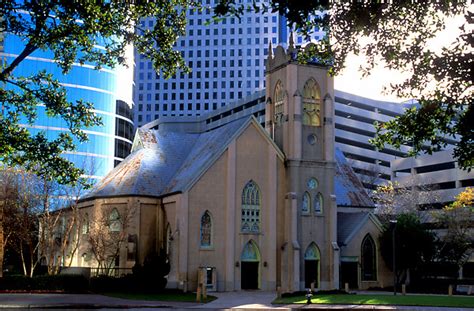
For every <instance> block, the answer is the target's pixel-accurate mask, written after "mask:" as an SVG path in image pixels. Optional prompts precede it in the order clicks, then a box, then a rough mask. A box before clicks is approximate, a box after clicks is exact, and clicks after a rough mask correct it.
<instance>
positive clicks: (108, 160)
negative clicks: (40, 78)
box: [0, 34, 134, 179]
mask: <svg viewBox="0 0 474 311" xmlns="http://www.w3.org/2000/svg"><path fill="white" fill-rule="evenodd" d="M0 41H2V40H0ZM2 43H3V44H2V45H3V46H0V57H1V58H2V60H3V61H4V62H6V63H11V62H12V61H13V59H15V58H16V57H17V56H18V55H19V53H21V51H22V50H23V48H24V43H23V42H22V41H21V39H20V38H19V37H17V36H13V35H8V34H3V42H2ZM97 48H101V47H100V46H99V47H97ZM130 52H131V53H130V55H129V57H128V58H129V59H130V60H132V61H133V53H132V51H131V50H130ZM94 67H95V65H94V64H87V63H86V64H84V65H80V64H78V63H75V64H74V65H73V67H72V69H71V71H70V72H69V73H68V74H67V75H64V74H63V73H62V72H61V68H59V67H58V66H57V65H56V63H55V61H54V54H53V53H52V52H51V51H41V50H37V51H35V52H34V53H33V54H31V55H30V56H28V57H27V58H26V59H25V60H23V61H22V62H21V64H20V65H19V66H18V67H17V68H15V70H14V72H13V74H14V75H15V76H29V75H31V74H34V73H37V72H38V71H41V70H46V71H47V72H48V73H51V74H53V76H54V78H56V79H57V80H58V81H59V82H60V83H61V85H62V86H63V87H65V88H66V90H67V97H68V100H69V101H71V102H75V101H76V100H80V99H82V100H84V101H88V102H91V103H93V104H94V109H95V110H94V111H95V113H96V114H97V115H98V116H100V117H101V119H102V122H103V125H102V126H95V127H91V128H87V129H84V131H85V132H86V133H87V134H88V136H89V141H88V142H86V143H77V144H76V145H77V150H76V151H75V152H72V153H65V154H64V157H66V158H67V159H69V160H71V161H73V162H74V163H75V164H76V166H77V167H79V168H83V169H85V170H86V173H87V174H88V175H89V177H92V178H97V179H98V178H101V177H103V176H105V174H107V173H108V172H109V171H110V170H111V169H112V168H113V167H114V164H116V163H117V162H120V161H121V160H123V158H124V157H125V156H127V155H128V153H129V151H130V148H131V144H132V139H133V137H132V136H133V134H134V133H133V114H132V109H131V108H132V85H133V79H132V77H133V75H132V72H131V71H132V70H133V66H129V68H115V69H112V68H103V69H101V70H95V69H94ZM4 87H8V86H4ZM37 111H38V118H37V120H36V122H35V123H34V124H33V125H32V126H30V125H25V126H28V127H30V128H29V130H30V132H31V133H32V134H35V133H37V132H38V131H44V132H45V133H46V135H47V137H48V138H49V139H54V138H56V137H57V136H58V135H59V134H60V133H61V132H64V131H68V128H67V126H66V124H65V122H64V121H63V120H61V119H59V118H51V117H48V116H47V115H46V113H45V107H43V106H41V105H40V106H39V107H37ZM25 124H26V122H25Z"/></svg>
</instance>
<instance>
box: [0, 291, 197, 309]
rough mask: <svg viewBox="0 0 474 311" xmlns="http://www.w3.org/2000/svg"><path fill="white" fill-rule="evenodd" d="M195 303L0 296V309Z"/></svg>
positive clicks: (90, 296) (80, 296)
mask: <svg viewBox="0 0 474 311" xmlns="http://www.w3.org/2000/svg"><path fill="white" fill-rule="evenodd" d="M194 305H198V304H197V303H186V302H168V301H143V300H128V299H121V298H114V297H107V296H102V295H93V294H3V293H2V294H0V309H102V308H120V309H130V308H189V307H192V306H194Z"/></svg>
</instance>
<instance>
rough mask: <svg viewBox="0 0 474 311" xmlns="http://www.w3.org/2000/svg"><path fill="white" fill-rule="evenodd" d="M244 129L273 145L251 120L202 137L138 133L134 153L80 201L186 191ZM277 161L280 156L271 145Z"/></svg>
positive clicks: (192, 134)
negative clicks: (252, 131)
mask: <svg viewBox="0 0 474 311" xmlns="http://www.w3.org/2000/svg"><path fill="white" fill-rule="evenodd" d="M248 126H255V128H256V129H257V130H258V131H259V132H260V133H261V134H262V135H263V136H264V138H265V139H266V140H267V141H268V142H269V143H271V144H273V145H274V143H273V141H271V139H270V138H269V137H268V135H266V133H265V132H264V131H263V130H262V129H261V126H260V125H259V124H258V123H257V121H256V120H255V118H254V117H248V118H242V119H239V120H236V121H233V122H229V123H227V124H225V125H223V126H221V127H219V128H216V129H213V130H210V131H208V132H203V133H186V132H179V131H166V130H152V129H148V130H145V129H139V130H138V131H137V137H136V138H135V140H134V143H135V145H134V148H135V151H133V152H132V154H130V155H129V156H128V157H127V158H126V159H125V160H124V161H123V162H122V163H120V164H119V165H118V166H117V167H116V168H114V169H113V170H112V171H111V172H110V173H109V174H108V175H107V176H106V177H105V178H104V179H102V180H101V181H100V182H99V183H98V184H97V185H96V186H95V187H94V188H93V189H92V191H91V192H90V193H88V194H87V195H86V196H85V197H83V199H91V198H98V197H113V196H150V197H160V196H164V195H167V194H171V193H176V192H183V191H186V190H188V189H189V188H190V187H192V185H193V184H194V183H195V182H196V181H197V180H198V179H199V177H200V176H201V175H202V174H203V173H204V172H205V171H206V170H207V169H208V168H209V167H210V166H211V165H212V164H213V163H214V162H215V161H216V160H217V159H218V158H219V157H220V156H221V155H222V153H223V152H224V151H225V150H226V149H227V147H228V145H229V144H230V143H231V142H232V141H233V140H234V139H235V138H236V137H237V136H239V135H240V134H241V133H242V132H243V131H244V130H245V129H246V128H247V127H248ZM274 146H275V148H276V152H277V154H278V155H279V157H280V158H281V159H283V153H281V151H280V150H279V149H278V147H276V145H274Z"/></svg>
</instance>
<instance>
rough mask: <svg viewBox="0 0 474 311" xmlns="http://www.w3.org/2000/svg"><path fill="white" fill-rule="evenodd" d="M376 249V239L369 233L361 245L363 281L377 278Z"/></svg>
mask: <svg viewBox="0 0 474 311" xmlns="http://www.w3.org/2000/svg"><path fill="white" fill-rule="evenodd" d="M376 251H377V250H376V248H375V242H374V240H373V239H372V237H371V236H370V235H369V234H367V235H366V236H365V238H364V239H363V240H362V246H361V253H362V254H361V261H362V281H376V280H377V266H376V265H377V260H376V256H377V254H376Z"/></svg>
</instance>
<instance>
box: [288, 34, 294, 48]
mask: <svg viewBox="0 0 474 311" xmlns="http://www.w3.org/2000/svg"><path fill="white" fill-rule="evenodd" d="M288 47H289V48H290V49H294V48H295V39H294V38H293V31H292V32H290V42H289V46H288Z"/></svg>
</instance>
